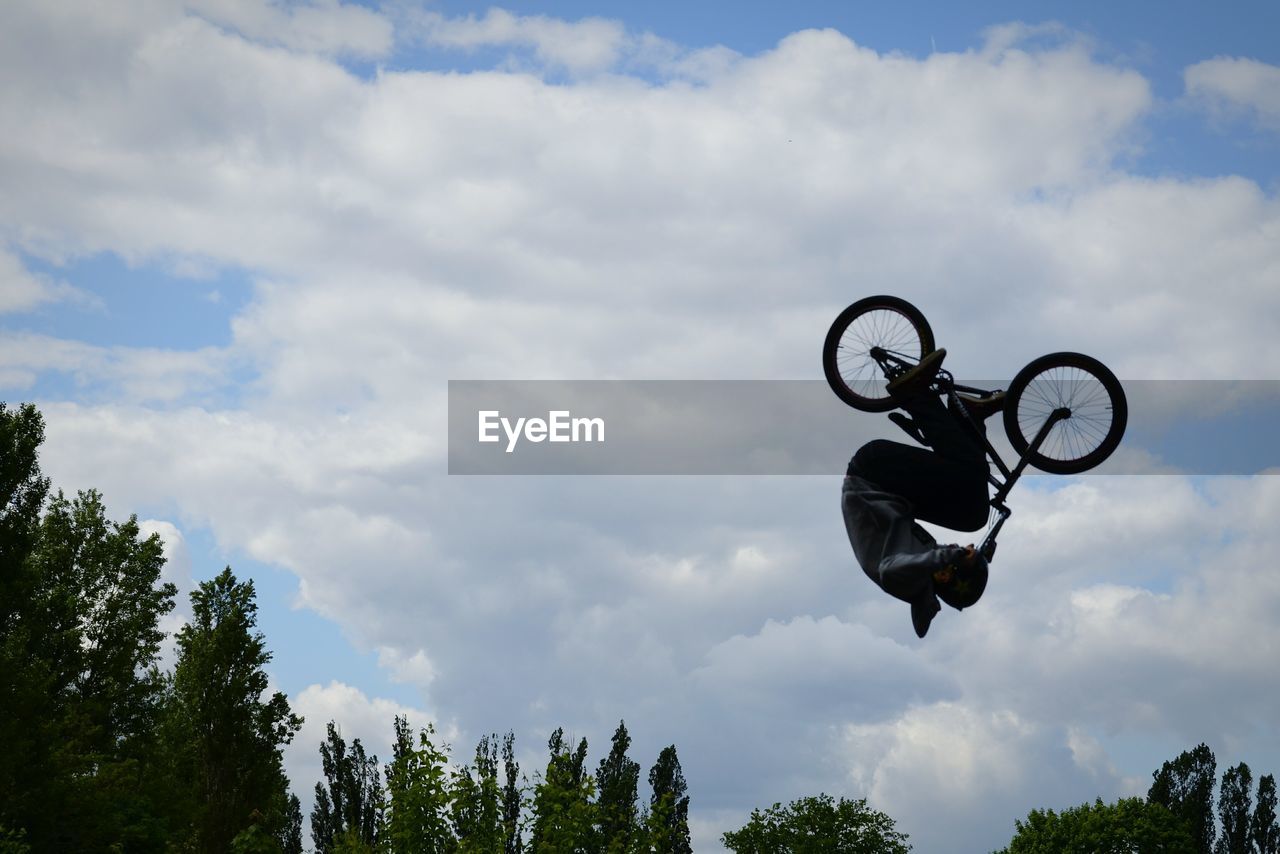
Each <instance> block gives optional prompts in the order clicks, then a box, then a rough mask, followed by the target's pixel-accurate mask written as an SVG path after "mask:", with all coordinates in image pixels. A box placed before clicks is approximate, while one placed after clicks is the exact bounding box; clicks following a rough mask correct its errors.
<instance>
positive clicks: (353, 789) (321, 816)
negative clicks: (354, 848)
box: [311, 721, 383, 854]
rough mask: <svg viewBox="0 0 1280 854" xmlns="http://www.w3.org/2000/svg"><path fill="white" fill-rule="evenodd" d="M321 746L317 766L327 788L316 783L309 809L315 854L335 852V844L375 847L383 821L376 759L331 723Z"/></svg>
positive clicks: (356, 741)
mask: <svg viewBox="0 0 1280 854" xmlns="http://www.w3.org/2000/svg"><path fill="white" fill-rule="evenodd" d="M325 732H326V737H325V740H324V741H323V742H321V744H320V767H321V768H322V769H323V771H324V776H325V781H326V783H327V787H326V786H325V785H322V784H321V783H316V803H315V807H313V808H312V810H311V839H312V841H313V842H315V845H316V852H317V854H328V852H330V851H333V850H335V846H336V845H337V841H338V840H339V839H342V838H343V837H349V838H348V840H347V844H348V846H349V845H350V844H353V843H358V844H363V845H367V846H369V847H370V848H372V847H374V846H375V845H376V844H377V841H378V830H379V825H380V823H381V821H382V812H383V798H382V782H381V780H380V778H379V775H378V757H377V756H366V755H365V752H364V745H363V744H361V743H360V739H358V738H357V739H355V740H354V741H352V743H351V748H350V749H348V748H347V742H346V740H345V739H344V738H343V737H342V733H341V732H339V731H338V727H337V725H336V724H335V722H334V721H329V723H328V724H327V725H326V727H325Z"/></svg>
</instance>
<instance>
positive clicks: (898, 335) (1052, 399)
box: [822, 296, 1129, 561]
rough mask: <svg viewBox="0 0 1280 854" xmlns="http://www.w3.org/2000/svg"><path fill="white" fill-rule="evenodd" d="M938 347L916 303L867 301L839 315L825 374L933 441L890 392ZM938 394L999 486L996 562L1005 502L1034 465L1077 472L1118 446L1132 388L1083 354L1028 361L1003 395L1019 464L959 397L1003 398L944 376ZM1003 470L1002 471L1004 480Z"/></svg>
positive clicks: (990, 539)
mask: <svg viewBox="0 0 1280 854" xmlns="http://www.w3.org/2000/svg"><path fill="white" fill-rule="evenodd" d="M933 349H934V342H933V330H932V329H930V328H929V322H928V321H927V320H926V319H925V317H924V315H923V314H922V313H921V312H920V310H919V309H917V308H916V307H915V306H914V305H912V304H911V303H909V302H907V301H906V300H904V299H901V298H899V297H893V296H872V297H867V298H865V299H860V300H858V301H857V302H855V303H854V304H853V305H851V306H849V307H848V308H846V309H845V310H844V311H842V312H840V314H839V316H838V317H836V319H835V322H834V323H832V324H831V329H830V330H829V331H828V332H827V339H826V342H825V343H824V345H823V348H822V369H823V373H825V374H826V377H827V382H828V383H829V384H830V385H831V389H832V391H834V392H835V393H836V396H837V397H839V398H840V399H841V400H843V401H844V402H845V403H847V404H849V405H850V406H852V407H853V408H854V409H859V410H862V411H863V412H889V418H890V419H891V420H892V421H893V422H894V423H895V424H897V425H898V426H899V427H901V428H902V429H903V430H905V431H906V432H907V433H908V435H910V436H911V437H912V438H913V439H915V440H916V441H917V442H920V443H921V444H923V445H928V444H929V443H928V442H927V441H926V440H925V437H924V436H923V434H922V433H921V432H920V430H919V428H918V427H917V426H916V425H915V424H914V422H912V420H911V419H910V417H908V416H907V415H905V414H903V413H901V412H892V411H891V410H894V409H896V408H897V403H896V402H895V401H894V400H893V398H892V397H890V396H889V393H888V391H886V389H885V385H886V383H887V382H888V381H889V380H892V379H893V378H895V377H897V376H899V375H901V374H903V373H905V372H906V371H908V370H910V369H911V368H912V367H914V366H915V365H916V364H918V363H919V361H920V359H921V358H923V357H924V356H925V355H927V354H928V353H931V352H932V351H933ZM930 388H931V390H932V391H934V392H937V393H939V394H943V395H945V396H946V397H947V405H948V408H949V409H950V410H951V411H952V412H953V413H955V414H956V415H957V417H959V418H961V419H962V420H964V421H965V422H967V424H968V425H969V426H970V427H971V428H972V429H973V431H974V433H975V434H976V436H977V438H978V440H979V442H980V444H981V445H982V446H983V448H984V449H985V451H986V453H987V457H988V459H989V460H990V463H991V465H992V466H994V467H995V469H996V471H995V472H993V471H991V470H990V466H988V475H987V477H988V479H989V480H990V482H991V484H992V485H993V486H994V487H995V489H996V491H995V494H994V495H992V496H991V507H992V509H993V510H994V511H995V513H996V514H997V517H996V520H995V522H994V524H993V525H992V526H991V527H990V530H988V532H987V536H986V539H984V540H983V543H982V546H981V547H980V548H979V551H980V552H981V553H982V555H983V556H984V557H986V559H987V560H988V561H990V560H991V558H992V557H993V556H994V555H995V550H996V535H997V534H999V532H1000V528H1001V527H1002V526H1003V525H1004V523H1005V520H1006V519H1008V518H1009V515H1010V514H1011V513H1012V511H1011V510H1010V509H1009V507H1008V505H1007V504H1006V503H1005V499H1006V498H1008V496H1009V492H1010V490H1012V489H1013V485H1014V484H1015V483H1017V481H1018V478H1019V477H1021V476H1022V473H1023V472H1024V471H1025V470H1026V467H1027V466H1028V465H1032V466H1035V467H1036V468H1038V469H1040V470H1041V471H1045V472H1049V473H1050V474H1079V473H1080V472H1083V471H1088V470H1089V469H1091V468H1093V467H1094V466H1096V465H1098V464H1099V463H1101V462H1102V461H1103V460H1105V459H1106V458H1107V457H1109V456H1111V453H1112V452H1113V451H1114V450H1115V449H1116V447H1117V446H1119V444H1120V439H1121V438H1122V437H1123V436H1124V430H1125V425H1126V424H1127V423H1128V420H1129V406H1128V402H1127V401H1126V399H1125V395H1124V389H1123V388H1122V387H1121V386H1120V381H1119V380H1118V379H1116V375H1115V374H1113V373H1112V372H1111V371H1110V369H1108V368H1107V366H1106V365H1104V364H1102V362H1099V361H1098V360H1097V359H1095V358H1093V357H1091V356H1086V355H1084V354H1082V353H1066V352H1064V353H1050V354H1048V355H1045V356H1041V357H1040V358H1038V359H1035V360H1033V361H1032V362H1030V363H1029V364H1028V365H1026V367H1024V368H1023V369H1022V370H1020V371H1018V373H1017V374H1016V375H1015V376H1014V378H1013V381H1012V382H1010V383H1009V387H1008V389H1007V390H1006V391H1005V395H1004V400H1003V407H1002V409H1003V413H1002V414H1003V420H1004V429H1005V433H1006V434H1007V435H1008V437H1009V444H1010V445H1011V446H1012V447H1013V450H1014V453H1016V454H1018V459H1017V461H1016V462H1015V463H1014V464H1013V465H1012V466H1010V465H1008V464H1007V463H1006V462H1005V461H1004V459H1002V458H1001V456H1000V454H999V453H998V452H997V451H996V449H995V448H994V447H993V446H992V444H991V442H990V440H989V439H987V436H986V431H985V429H983V427H982V425H981V423H980V422H979V421H978V420H977V419H976V418H975V417H974V416H973V414H972V413H971V412H970V409H969V406H968V405H966V404H965V403H964V402H963V399H962V398H961V395H969V396H972V398H977V399H981V398H989V397H990V396H991V395H993V394H995V393H996V392H994V391H992V390H988V389H981V388H976V387H974V386H966V385H961V384H959V383H957V382H956V381H955V378H954V377H953V376H952V375H951V373H950V372H948V371H946V370H939V371H938V374H937V376H936V377H935V378H934V380H933V381H932V384H931V386H930ZM997 472H998V474H997Z"/></svg>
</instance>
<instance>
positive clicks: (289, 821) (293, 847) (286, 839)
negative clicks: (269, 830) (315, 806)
mask: <svg viewBox="0 0 1280 854" xmlns="http://www.w3.org/2000/svg"><path fill="white" fill-rule="evenodd" d="M280 852H281V854H302V802H301V801H299V800H298V796H297V795H294V794H290V795H289V806H288V809H287V810H286V811H285V822H284V828H283V829H282V832H281V834H280Z"/></svg>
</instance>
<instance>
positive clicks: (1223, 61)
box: [1183, 56, 1280, 130]
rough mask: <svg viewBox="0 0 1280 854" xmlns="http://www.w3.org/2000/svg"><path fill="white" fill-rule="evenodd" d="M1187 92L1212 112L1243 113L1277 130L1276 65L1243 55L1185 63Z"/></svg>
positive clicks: (1279, 72)
mask: <svg viewBox="0 0 1280 854" xmlns="http://www.w3.org/2000/svg"><path fill="white" fill-rule="evenodd" d="M1183 79H1184V81H1185V83H1186V87H1187V95H1188V96H1190V97H1191V98H1192V99H1194V100H1197V101H1200V102H1202V103H1203V104H1205V105H1206V106H1207V107H1208V108H1209V109H1210V110H1212V111H1213V112H1214V113H1216V114H1219V115H1223V114H1228V115H1229V114H1232V113H1237V114H1244V115H1248V116H1250V117H1252V118H1253V119H1254V120H1255V121H1257V122H1258V124H1260V125H1262V126H1263V127H1265V128H1268V129H1270V130H1280V67H1276V66H1274V65H1268V64H1267V63H1265V62H1259V61H1258V60H1256V59H1247V58H1244V57H1228V56H1220V57H1216V58H1214V59H1207V60H1205V61H1203V62H1197V63H1195V64H1194V65H1191V66H1188V67H1187V69H1186V70H1185V71H1184V72H1183Z"/></svg>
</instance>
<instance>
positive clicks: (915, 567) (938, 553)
mask: <svg viewBox="0 0 1280 854" xmlns="http://www.w3.org/2000/svg"><path fill="white" fill-rule="evenodd" d="M964 554H965V550H964V549H963V548H961V547H960V546H937V547H935V548H932V549H926V550H925V551H922V552H915V553H909V552H900V553H898V554H888V555H885V556H884V557H883V558H882V559H881V561H880V586H881V587H883V588H884V589H885V592H886V593H890V594H892V595H894V596H897V597H898V598H899V599H906V600H908V601H911V600H914V599H916V598H917V597H918V596H920V595H921V594H922V593H924V592H925V591H929V592H932V590H933V573H935V572H937V571H938V570H939V569H942V568H943V567H945V566H947V564H954V563H957V562H959V560H960V559H961V558H962V557H963V556H964Z"/></svg>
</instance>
